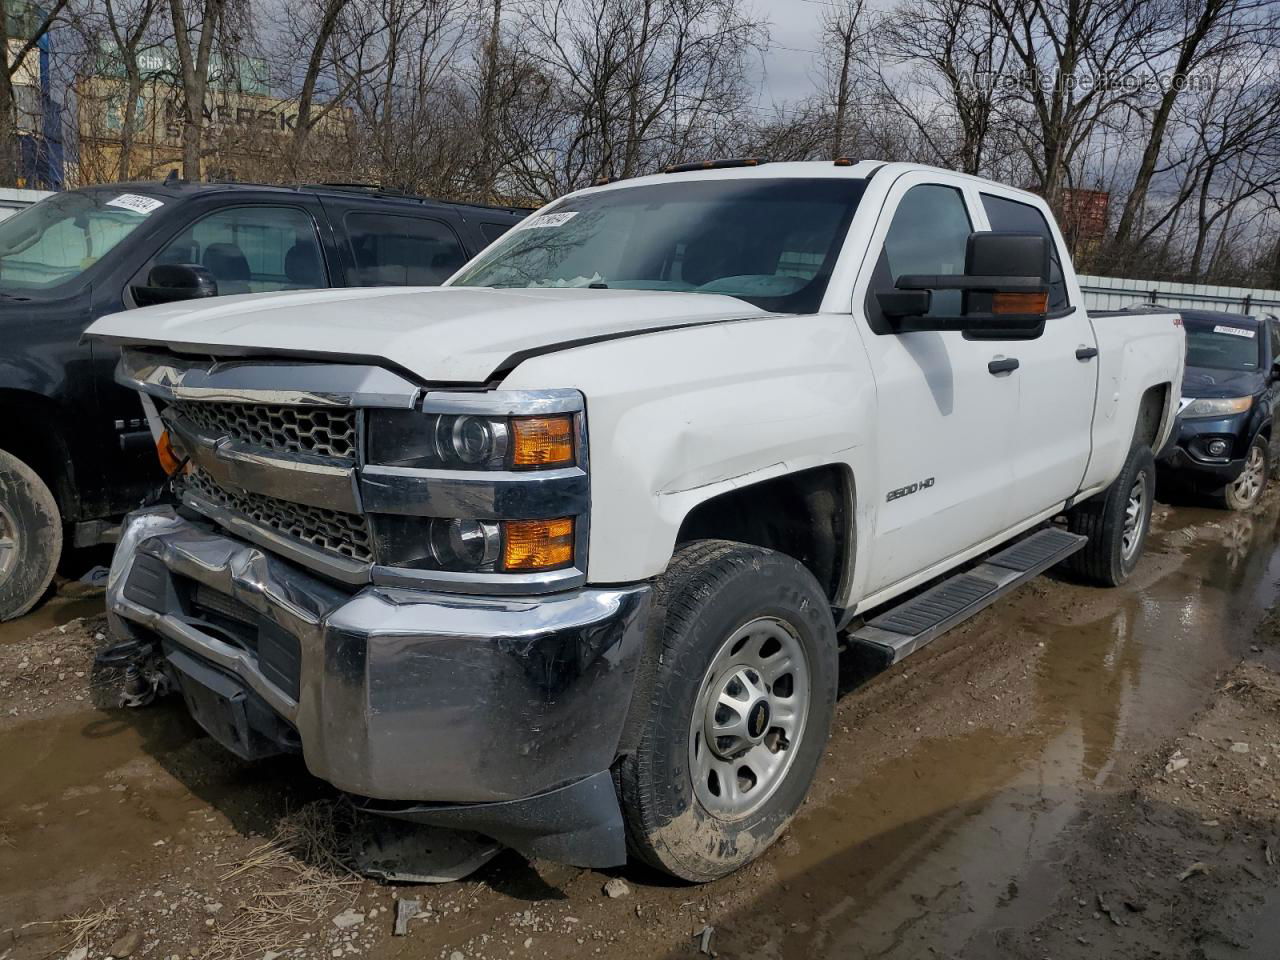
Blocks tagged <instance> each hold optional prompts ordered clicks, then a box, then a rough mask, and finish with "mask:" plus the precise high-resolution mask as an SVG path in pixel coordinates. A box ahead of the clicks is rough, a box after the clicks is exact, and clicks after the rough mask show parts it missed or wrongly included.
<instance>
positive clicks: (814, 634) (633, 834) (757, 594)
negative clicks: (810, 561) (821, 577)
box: [618, 540, 837, 883]
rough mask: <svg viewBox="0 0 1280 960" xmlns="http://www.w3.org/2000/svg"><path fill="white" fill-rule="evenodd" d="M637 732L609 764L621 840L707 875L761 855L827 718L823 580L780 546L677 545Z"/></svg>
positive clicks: (667, 864) (810, 762) (804, 787)
mask: <svg viewBox="0 0 1280 960" xmlns="http://www.w3.org/2000/svg"><path fill="white" fill-rule="evenodd" d="M659 591H660V593H661V595H662V596H661V598H660V599H661V600H663V601H665V607H666V623H665V627H664V630H663V636H662V641H661V647H660V649H659V650H657V651H653V652H651V660H650V662H649V663H648V664H647V665H646V666H647V670H650V671H652V673H651V676H652V687H651V691H652V692H651V695H650V697H649V701H648V703H644V704H641V705H639V709H642V710H643V713H644V715H643V716H642V717H640V721H641V723H640V727H639V729H641V730H642V731H643V733H642V735H641V736H640V739H639V741H638V743H637V745H636V748H635V750H634V751H633V752H632V753H630V754H629V755H627V756H626V757H624V758H623V759H622V760H621V761H620V764H619V768H618V786H619V793H620V795H621V799H622V806H623V813H624V816H625V818H626V824H627V839H628V844H629V846H630V848H631V851H632V853H633V854H634V855H635V856H637V857H638V858H639V859H641V860H644V861H645V862H647V863H648V864H650V865H651V866H654V867H656V868H658V869H659V870H662V871H663V872H665V873H669V874H671V875H672V876H675V877H679V878H681V879H683V880H690V881H694V882H699V883H701V882H705V881H708V880H714V879H716V878H717V877H722V876H725V875H726V874H729V873H732V872H733V871H734V870H737V869H738V868H739V867H741V866H743V865H744V864H747V863H749V862H751V861H752V860H754V859H755V858H756V857H758V856H760V854H762V853H763V852H764V851H765V850H766V849H767V848H768V847H769V845H770V844H771V843H773V841H774V840H775V839H777V837H778V836H779V834H781V833H782V831H783V829H784V828H785V827H786V825H787V823H788V822H789V821H790V820H791V817H792V816H793V815H794V814H795V812H796V810H797V809H798V808H799V806H800V804H801V802H802V801H803V800H804V797H805V794H806V793H807V792H808V789H809V784H810V783H811V782H812V780H813V776H814V772H815V771H816V769H817V766H818V761H819V760H820V759H821V757H822V751H823V748H824V747H825V745H826V742H827V735H828V733H829V730H830V726H831V717H832V714H833V712H834V710H835V697H836V673H837V668H836V635H835V624H834V622H833V621H832V618H831V610H830V605H829V602H828V600H827V597H826V595H825V594H824V593H823V591H822V588H821V587H820V586H819V585H818V582H817V581H816V580H815V579H814V577H813V575H812V574H811V573H809V571H808V570H806V569H805V568H804V567H803V566H802V565H801V564H800V563H798V562H797V561H795V560H793V559H792V558H791V557H788V556H786V555H784V554H781V553H775V552H774V551H772V550H765V549H763V548H760V547H752V546H747V545H745V544H739V543H731V542H728V541H722V540H704V541H699V542H696V543H692V544H689V545H687V546H685V547H682V548H681V549H680V551H679V552H678V553H677V554H676V556H675V557H674V558H673V560H672V562H671V565H670V566H669V567H668V569H667V572H666V574H665V575H664V577H663V579H662V581H661V582H660V583H659Z"/></svg>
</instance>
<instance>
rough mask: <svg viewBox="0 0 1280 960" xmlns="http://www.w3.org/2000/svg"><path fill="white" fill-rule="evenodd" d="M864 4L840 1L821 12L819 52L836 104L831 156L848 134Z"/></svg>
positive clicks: (863, 29) (859, 0) (863, 30)
mask: <svg viewBox="0 0 1280 960" xmlns="http://www.w3.org/2000/svg"><path fill="white" fill-rule="evenodd" d="M865 10H866V3H865V0H839V2H838V3H834V2H833V3H832V4H831V6H830V7H829V8H828V9H826V10H824V11H823V14H822V28H821V37H822V49H823V53H824V54H825V57H824V59H825V60H826V67H827V74H828V78H827V83H828V85H829V86H830V87H831V92H832V95H833V97H832V99H833V100H834V101H835V115H834V118H833V123H832V130H831V155H832V156H833V157H838V156H840V155H841V154H842V153H843V152H844V148H845V134H846V133H847V130H848V115H849V100H850V97H851V95H852V88H853V82H854V77H853V72H854V67H855V63H856V61H857V59H858V57H859V55H860V54H861V53H862V45H863V42H864V41H865V39H866V35H867V27H866V23H865V22H864V21H865V16H864V14H865Z"/></svg>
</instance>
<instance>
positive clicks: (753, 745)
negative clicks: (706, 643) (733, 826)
mask: <svg viewBox="0 0 1280 960" xmlns="http://www.w3.org/2000/svg"><path fill="white" fill-rule="evenodd" d="M809 676H810V673H809V658H808V655H807V654H806V653H805V649H804V645H803V644H802V643H801V642H800V638H799V636H798V634H797V633H796V631H795V629H794V628H793V627H792V626H791V625H790V624H788V623H787V622H786V621H784V620H780V619H778V618H777V617H760V618H758V619H755V620H752V621H750V622H749V623H746V624H744V625H743V626H741V627H739V628H738V629H737V630H735V631H734V632H733V633H732V634H731V635H730V636H729V638H728V639H727V640H725V642H724V643H723V644H721V646H720V649H719V650H718V651H716V655H715V656H714V657H713V658H712V659H711V664H710V666H709V667H708V668H707V672H706V673H705V675H704V676H703V678H702V685H701V686H700V687H699V690H698V698H697V700H696V701H695V703H694V709H693V717H692V718H691V720H690V723H689V770H690V773H691V775H692V777H693V792H694V796H695V797H696V798H697V799H698V802H699V803H701V804H702V806H703V807H704V808H705V809H706V810H707V812H708V813H710V814H712V815H713V816H715V817H717V818H719V819H721V820H741V819H742V818H743V817H748V816H750V815H751V814H752V813H754V812H755V811H757V810H759V809H760V807H761V806H762V805H763V804H764V803H766V802H767V801H768V800H769V798H770V797H772V796H773V795H774V793H776V792H777V790H778V787H780V786H781V785H782V783H783V781H784V780H786V777H787V772H788V771H789V770H790V769H791V764H792V762H793V761H794V759H795V755H796V751H797V750H798V749H799V747H800V742H801V739H802V738H803V736H804V728H805V718H806V716H807V715H808V712H809V697H810V688H811V687H810V679H809Z"/></svg>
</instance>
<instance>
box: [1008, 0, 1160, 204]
mask: <svg viewBox="0 0 1280 960" xmlns="http://www.w3.org/2000/svg"><path fill="white" fill-rule="evenodd" d="M983 3H984V5H985V7H986V9H987V10H988V11H989V12H990V14H991V16H992V18H993V19H994V21H995V23H996V24H997V25H998V26H999V27H1000V29H1001V32H1002V38H1003V39H1004V40H1007V42H1008V45H1009V62H1010V64H1011V66H1013V67H1015V68H1016V72H1015V73H1012V74H1008V75H1006V77H1005V81H1006V82H1007V83H1008V86H1009V87H1010V93H1011V94H1012V99H1013V100H1014V101H1015V102H1017V103H1019V104H1021V106H1022V107H1024V108H1025V112H1024V115H1023V116H1022V117H1021V120H1022V123H1021V124H1020V129H1021V130H1022V131H1023V133H1022V142H1023V149H1024V151H1025V153H1026V155H1027V158H1028V160H1029V161H1030V163H1031V166H1032V170H1033V172H1034V175H1035V178H1036V181H1037V184H1038V189H1039V190H1040V192H1041V193H1042V194H1043V195H1044V197H1045V199H1047V200H1048V201H1049V202H1050V203H1051V204H1054V205H1055V206H1056V205H1057V204H1058V202H1059V200H1060V194H1061V191H1062V190H1063V188H1064V187H1065V186H1066V181H1067V175H1068V171H1069V169H1070V167H1071V164H1072V163H1073V161H1074V160H1075V159H1076V157H1077V155H1078V153H1079V151H1081V150H1082V149H1083V148H1084V147H1085V146H1086V145H1087V144H1088V142H1089V140H1090V138H1091V137H1092V136H1093V135H1094V134H1095V133H1096V131H1097V130H1098V129H1099V127H1100V126H1102V125H1104V124H1106V123H1108V122H1111V121H1112V119H1113V117H1114V115H1115V111H1116V110H1117V108H1119V107H1120V106H1121V105H1123V104H1124V103H1125V102H1127V100H1128V99H1130V98H1131V97H1132V96H1133V84H1132V83H1131V82H1130V80H1131V78H1132V77H1134V75H1135V74H1136V73H1137V72H1138V71H1139V70H1140V68H1141V66H1142V64H1143V63H1144V62H1145V59H1144V54H1145V53H1146V52H1147V51H1148V49H1149V44H1150V39H1151V37H1152V36H1155V35H1157V32H1158V27H1159V25H1160V17H1161V16H1162V13H1161V10H1160V5H1159V4H1158V3H1155V2H1152V0H1032V2H1029V3H1028V2H1023V0H983Z"/></svg>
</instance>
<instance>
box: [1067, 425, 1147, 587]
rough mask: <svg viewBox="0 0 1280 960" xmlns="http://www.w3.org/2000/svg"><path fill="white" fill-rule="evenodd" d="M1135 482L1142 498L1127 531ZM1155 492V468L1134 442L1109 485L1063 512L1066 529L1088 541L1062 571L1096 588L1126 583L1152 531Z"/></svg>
mask: <svg viewBox="0 0 1280 960" xmlns="http://www.w3.org/2000/svg"><path fill="white" fill-rule="evenodd" d="M1139 483H1141V484H1142V485H1143V488H1142V495H1141V498H1140V501H1139V502H1138V503H1137V505H1136V515H1135V517H1134V525H1133V526H1132V527H1129V526H1128V525H1127V524H1126V520H1127V517H1128V515H1129V508H1130V506H1131V500H1132V498H1133V496H1134V495H1135V492H1136V491H1137V490H1138V485H1139ZM1155 489H1156V464H1155V459H1154V458H1153V457H1152V455H1151V449H1150V448H1149V447H1147V446H1146V445H1145V444H1134V445H1133V447H1132V448H1131V449H1130V450H1129V456H1128V457H1126V458H1125V461H1124V466H1123V467H1122V468H1121V469H1120V475H1119V476H1118V477H1116V478H1115V480H1113V481H1112V482H1111V486H1109V487H1107V489H1106V490H1104V491H1102V492H1101V493H1099V494H1097V495H1095V496H1093V497H1090V498H1089V499H1088V500H1086V501H1085V502H1084V503H1081V504H1079V505H1078V506H1075V507H1073V508H1072V509H1071V510H1070V511H1068V513H1067V529H1068V530H1070V531H1071V532H1072V533H1081V534H1084V535H1085V536H1086V537H1088V538H1089V542H1088V543H1086V544H1085V545H1084V548H1083V549H1081V550H1078V551H1076V553H1074V554H1072V555H1071V556H1070V557H1068V558H1067V561H1066V567H1067V569H1068V570H1069V571H1070V572H1071V573H1073V574H1075V576H1076V577H1078V578H1079V579H1081V580H1084V581H1086V582H1088V583H1093V584H1096V585H1098V586H1100V587H1118V586H1120V585H1121V584H1122V583H1124V582H1125V581H1126V580H1128V579H1129V575H1130V574H1132V573H1133V570H1134V568H1135V567H1136V566H1137V565H1138V560H1139V559H1141V557H1142V548H1143V546H1144V545H1145V544H1146V542H1147V532H1148V531H1149V530H1150V529H1151V506H1152V503H1153V502H1154V494H1155ZM1126 545H1127V546H1126Z"/></svg>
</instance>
